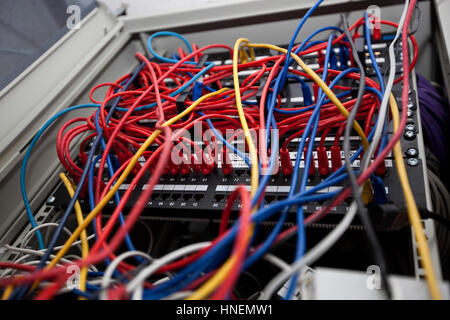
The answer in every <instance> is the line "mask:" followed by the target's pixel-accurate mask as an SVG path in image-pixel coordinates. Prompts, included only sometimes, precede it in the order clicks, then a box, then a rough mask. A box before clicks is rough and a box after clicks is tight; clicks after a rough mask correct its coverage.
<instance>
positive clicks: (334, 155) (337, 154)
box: [331, 145, 342, 172]
mask: <svg viewBox="0 0 450 320" xmlns="http://www.w3.org/2000/svg"><path fill="white" fill-rule="evenodd" d="M341 166H342V157H341V148H340V147H339V146H335V145H333V146H331V171H332V172H335V171H336V170H337V169H339V168H340V167H341Z"/></svg>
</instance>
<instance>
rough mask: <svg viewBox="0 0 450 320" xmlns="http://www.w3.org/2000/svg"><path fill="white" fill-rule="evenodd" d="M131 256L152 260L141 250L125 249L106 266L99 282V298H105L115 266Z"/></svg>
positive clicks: (106, 297)
mask: <svg viewBox="0 0 450 320" xmlns="http://www.w3.org/2000/svg"><path fill="white" fill-rule="evenodd" d="M133 256H140V257H143V258H146V259H147V260H149V261H152V257H150V256H149V255H148V254H146V253H145V252H142V251H137V250H135V251H127V252H124V253H122V254H120V255H119V256H118V257H117V258H116V259H114V260H113V261H112V262H111V263H110V264H109V266H108V268H106V271H105V273H104V275H103V279H102V284H101V291H100V300H107V299H108V294H107V290H106V289H107V288H108V285H109V283H110V282H111V277H112V275H113V273H114V270H116V268H117V266H118V265H119V264H120V263H121V262H122V261H123V260H125V259H127V258H129V257H133Z"/></svg>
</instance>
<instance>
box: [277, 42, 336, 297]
mask: <svg viewBox="0 0 450 320" xmlns="http://www.w3.org/2000/svg"><path fill="white" fill-rule="evenodd" d="M333 38H334V34H330V36H329V37H328V43H327V49H326V53H325V61H324V66H323V73H322V81H325V80H326V79H327V75H328V63H329V61H330V56H331V51H332V47H331V44H332V42H333ZM318 95H319V96H320V100H319V101H318V102H317V105H316V107H315V109H314V111H313V113H312V115H311V117H310V118H309V119H308V123H307V124H306V127H305V129H304V131H303V135H302V138H301V140H300V143H299V145H298V149H297V159H296V160H295V167H294V172H293V178H292V182H291V190H290V192H289V197H290V196H292V194H293V193H294V192H295V186H296V184H297V180H298V171H299V162H300V158H301V156H300V155H301V154H302V152H303V149H304V146H305V144H306V139H307V138H308V136H309V143H308V148H307V151H306V152H305V157H304V159H303V163H304V169H303V174H302V177H301V180H300V190H299V193H303V192H304V191H305V188H306V183H307V180H308V176H309V166H310V163H311V155H312V150H313V148H314V140H315V137H316V134H317V129H318V126H319V118H320V107H321V106H322V101H323V100H324V99H325V94H324V93H323V91H322V88H320V89H319V94H318ZM311 125H313V130H312V132H311V135H309V131H310V130H311ZM287 209H289V208H287ZM287 209H285V210H287ZM303 216H304V214H303V206H299V207H298V208H297V225H298V232H297V247H296V251H295V258H294V262H295V261H297V260H298V259H300V258H301V257H302V256H303V254H304V252H305V248H306V246H305V241H306V237H305V226H304V224H303ZM297 279H298V273H296V274H295V275H294V276H293V277H292V280H291V282H290V285H289V288H288V291H287V293H286V299H289V298H290V297H291V295H292V293H293V291H294V288H295V284H296V283H297Z"/></svg>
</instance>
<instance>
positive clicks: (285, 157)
mask: <svg viewBox="0 0 450 320" xmlns="http://www.w3.org/2000/svg"><path fill="white" fill-rule="evenodd" d="M280 160H281V169H282V170H283V174H284V175H285V176H290V175H291V174H292V171H293V170H294V168H293V166H292V161H291V156H290V154H289V150H288V149H286V148H283V149H281V150H280Z"/></svg>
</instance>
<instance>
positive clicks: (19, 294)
mask: <svg viewBox="0 0 450 320" xmlns="http://www.w3.org/2000/svg"><path fill="white" fill-rule="evenodd" d="M144 66H145V63H141V65H140V66H139V68H138V69H137V70H136V72H135V73H134V74H133V75H131V77H130V79H129V80H128V82H127V85H126V87H125V89H126V88H127V87H128V86H129V85H130V84H131V83H132V82H133V81H134V79H135V78H136V77H137V75H138V74H139V72H140V70H142V68H143V67H144ZM119 101H120V97H117V98H116V99H115V101H114V103H113V105H112V107H111V109H110V111H109V113H108V115H107V117H106V123H108V122H109V120H110V119H111V117H112V115H113V114H114V112H115V110H116V108H117V105H118V104H119ZM89 106H90V107H92V106H95V107H100V106H99V105H98V104H95V105H89ZM66 110H69V108H68V109H65V110H63V111H61V112H64V111H65V112H67V111H66ZM72 110H73V109H72ZM57 115H58V116H60V115H61V114H60V113H58V114H57ZM55 116H56V115H55ZM55 116H53V117H52V118H51V119H50V120H49V121H51V120H52V122H53V121H54V119H56V118H57V117H58V116H56V118H55ZM49 121H47V123H49ZM47 123H46V124H47ZM50 123H51V122H50ZM47 126H48V125H47ZM44 127H45V125H44ZM44 127H43V128H41V130H42V129H44V130H45V128H46V127H45V128H44ZM41 130H40V131H39V132H38V133H40V135H42V132H43V131H42V132H41ZM40 135H39V136H40ZM102 135H103V129H101V130H100V132H99V134H97V136H96V138H95V140H94V142H93V144H92V147H91V150H90V151H89V154H88V158H87V161H86V166H85V168H84V170H83V173H82V175H81V177H80V181H79V183H78V185H77V188H76V189H75V192H74V196H73V197H72V198H71V199H70V202H69V204H68V206H67V208H66V210H65V211H64V214H63V215H62V217H61V222H60V223H59V225H58V227H57V228H56V231H55V233H54V234H53V237H52V239H51V241H50V244H49V246H48V248H47V250H46V251H45V253H44V255H43V256H42V258H41V260H40V262H39V265H38V266H37V268H38V269H40V268H42V267H44V265H45V263H46V261H47V260H48V258H49V257H50V254H51V253H52V251H53V249H54V247H55V246H56V242H57V241H58V239H59V236H60V234H61V232H62V230H63V228H64V225H65V224H66V222H67V219H68V218H69V215H70V213H71V212H72V209H73V207H74V205H75V203H76V201H77V200H78V197H79V195H80V192H81V189H82V187H83V184H84V182H85V180H86V178H87V176H88V173H89V166H90V165H92V160H93V158H94V154H95V150H96V149H97V146H98V143H99V142H100V138H101V137H102ZM33 140H34V139H33ZM36 140H37V139H36ZM30 146H31V145H30ZM30 152H31V151H30ZM27 154H28V157H29V153H28V150H27ZM24 160H25V158H24ZM26 160H28V158H27V159H26ZM25 166H26V163H25ZM22 168H24V164H23V163H22ZM24 177H25V174H24ZM28 287H29V286H24V287H21V288H18V289H16V290H14V292H13V294H12V295H11V299H12V298H17V299H21V298H22V297H23V295H24V294H25V293H26V290H28Z"/></svg>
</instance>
